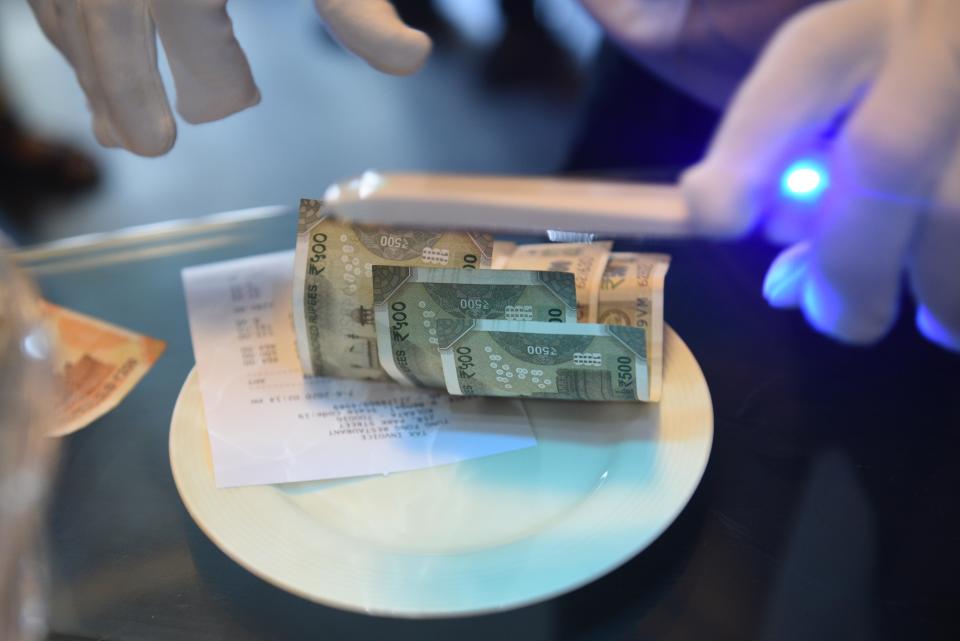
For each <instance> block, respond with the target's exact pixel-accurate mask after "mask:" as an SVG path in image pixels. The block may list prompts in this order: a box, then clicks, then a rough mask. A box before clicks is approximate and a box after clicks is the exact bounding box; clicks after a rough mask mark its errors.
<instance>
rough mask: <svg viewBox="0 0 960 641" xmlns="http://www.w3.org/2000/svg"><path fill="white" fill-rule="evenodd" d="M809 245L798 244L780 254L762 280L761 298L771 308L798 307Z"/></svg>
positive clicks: (801, 294) (805, 271) (805, 272)
mask: <svg viewBox="0 0 960 641" xmlns="http://www.w3.org/2000/svg"><path fill="white" fill-rule="evenodd" d="M809 249H810V245H809V243H799V244H797V245H794V246H793V247H790V248H789V249H787V250H785V251H783V252H781V253H780V255H779V256H777V257H776V259H774V261H773V263H771V264H770V268H769V269H768V270H767V275H766V276H765V277H764V279H763V297H764V298H765V299H766V300H767V303H769V304H770V306H771V307H776V308H778V309H789V308H793V307H797V306H798V305H800V301H801V299H802V296H803V284H804V280H805V277H806V274H807V253H808V252H809Z"/></svg>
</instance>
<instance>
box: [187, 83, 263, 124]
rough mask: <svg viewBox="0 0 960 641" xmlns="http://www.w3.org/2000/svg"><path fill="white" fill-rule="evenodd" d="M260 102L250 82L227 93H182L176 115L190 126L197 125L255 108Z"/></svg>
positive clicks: (256, 91)
mask: <svg viewBox="0 0 960 641" xmlns="http://www.w3.org/2000/svg"><path fill="white" fill-rule="evenodd" d="M260 100H261V95H260V89H259V88H258V87H257V85H256V84H253V83H252V82H251V83H250V84H249V85H247V86H244V87H239V88H237V89H236V90H234V91H230V92H229V93H223V92H219V93H211V92H200V91H198V92H190V93H186V92H184V93H181V94H180V95H178V96H177V113H179V114H180V115H181V116H182V117H183V119H184V120H186V121H187V122H189V123H190V124H191V125H199V124H203V123H205V122H214V121H216V120H221V119H223V118H226V117H228V116H232V115H233V114H236V113H239V112H241V111H243V110H244V109H249V108H250V107H255V106H257V105H259V104H260Z"/></svg>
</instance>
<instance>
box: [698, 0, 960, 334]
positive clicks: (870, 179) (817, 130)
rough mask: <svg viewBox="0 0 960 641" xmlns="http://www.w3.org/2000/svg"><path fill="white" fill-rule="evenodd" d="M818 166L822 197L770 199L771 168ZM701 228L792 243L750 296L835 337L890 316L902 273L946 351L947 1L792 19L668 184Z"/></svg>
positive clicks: (959, 147) (953, 248)
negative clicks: (697, 157)
mask: <svg viewBox="0 0 960 641" xmlns="http://www.w3.org/2000/svg"><path fill="white" fill-rule="evenodd" d="M812 150H813V151H819V152H822V154H823V159H824V162H825V165H826V167H827V169H828V172H829V175H830V181H831V182H830V186H829V188H828V189H827V191H825V192H824V194H823V197H822V198H821V200H820V201H818V202H816V203H814V204H812V205H810V206H791V205H787V204H785V203H784V201H783V200H782V199H778V198H777V196H776V190H777V187H778V179H779V176H780V175H781V172H782V171H783V170H784V168H785V167H787V166H788V165H789V164H790V163H791V162H792V161H793V160H795V159H797V158H798V157H802V156H804V155H806V154H807V153H809V152H811V151H812ZM681 184H682V187H683V189H684V191H685V193H686V196H687V199H688V202H689V205H690V208H691V211H692V212H693V213H694V216H695V217H696V219H697V220H698V221H699V225H700V226H701V228H702V229H703V230H705V231H707V232H712V233H718V234H730V235H735V234H739V233H742V232H745V231H747V230H748V229H749V228H751V227H752V226H754V224H755V223H756V222H757V221H758V220H759V219H761V218H762V219H764V220H765V224H766V231H767V233H768V235H769V236H771V237H772V239H774V240H777V241H781V242H795V243H798V244H796V245H794V246H793V247H791V248H790V249H788V250H787V251H785V252H784V253H783V254H781V255H780V257H779V258H777V260H776V261H774V263H773V265H772V266H771V267H770V270H769V271H768V273H767V279H766V282H765V284H764V295H765V296H766V297H767V299H768V300H769V301H770V303H771V304H773V305H775V306H778V307H791V306H800V307H801V308H802V309H803V312H804V313H805V315H806V317H807V319H808V320H809V322H810V323H811V324H812V325H813V326H814V327H816V328H817V329H819V330H820V331H822V332H824V333H826V334H828V335H830V336H833V337H835V338H837V339H840V340H842V341H847V342H851V343H870V342H873V341H876V340H877V339H879V338H880V337H882V336H883V335H884V334H885V333H886V332H887V330H888V329H889V327H890V326H891V324H892V323H893V322H894V320H895V318H896V314H897V308H898V304H899V297H900V283H901V280H902V278H903V275H904V272H906V274H907V275H908V277H909V283H910V286H911V288H912V290H913V293H914V296H915V297H916V298H917V301H918V303H919V311H918V313H917V319H916V322H917V326H918V328H919V329H920V331H921V332H922V333H923V334H924V335H925V336H926V337H927V338H928V339H930V340H931V341H933V342H935V343H937V344H939V345H941V346H943V347H946V348H948V349H952V350H958V351H960V2H957V0H837V1H834V2H829V3H826V4H822V5H818V6H815V7H812V8H810V9H808V10H806V11H804V12H802V13H800V14H799V15H797V16H796V17H795V18H793V19H791V20H790V21H789V22H788V23H787V24H786V25H785V26H784V27H783V28H782V29H781V30H780V31H779V33H778V34H777V35H776V37H775V38H774V40H773V42H772V43H771V45H770V46H769V47H768V48H767V50H766V51H765V52H764V54H763V57H762V58H761V60H760V62H759V63H758V65H757V67H756V68H755V69H754V71H753V72H752V73H751V75H750V76H749V77H748V78H747V79H746V81H745V82H744V84H743V85H742V87H741V88H740V90H739V91H738V93H737V95H736V96H735V98H734V101H733V104H732V106H731V107H730V109H729V111H728V112H727V114H726V117H725V118H724V121H723V123H722V125H721V127H720V129H719V131H718V133H717V135H716V137H715V139H714V141H713V143H712V145H711V148H710V150H709V152H708V153H707V156H706V158H705V159H704V160H703V161H702V162H701V163H700V164H699V165H697V166H695V167H693V168H691V169H690V170H689V171H688V172H687V173H686V174H685V175H684V177H683V179H682V181H681Z"/></svg>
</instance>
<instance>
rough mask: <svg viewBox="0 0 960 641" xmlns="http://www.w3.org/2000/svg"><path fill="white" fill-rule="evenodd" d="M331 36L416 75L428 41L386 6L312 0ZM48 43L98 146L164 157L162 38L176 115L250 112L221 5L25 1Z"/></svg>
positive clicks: (168, 136)
mask: <svg viewBox="0 0 960 641" xmlns="http://www.w3.org/2000/svg"><path fill="white" fill-rule="evenodd" d="M315 4H316V7H317V11H318V12H319V14H320V16H321V17H322V18H323V19H324V21H325V22H326V24H327V26H328V27H329V28H330V30H331V31H332V32H333V34H334V36H335V37H336V38H337V40H339V41H340V43H341V44H343V45H344V46H345V47H346V48H347V49H350V50H351V51H353V52H354V53H356V54H357V55H359V56H360V57H361V58H363V59H365V60H366V61H367V62H368V63H369V64H370V65H371V66H373V67H375V68H377V69H379V70H381V71H385V72H387V73H393V74H406V73H412V72H413V71H416V69H417V68H419V66H420V65H421V64H422V63H423V61H424V60H426V58H427V56H428V55H429V53H430V39H429V38H428V37H427V35H426V34H424V33H422V32H420V31H416V30H414V29H411V28H409V27H407V26H406V25H404V24H403V22H401V21H400V19H399V18H398V17H397V14H396V11H395V10H394V9H393V6H392V5H391V4H390V3H389V2H388V0H315ZM30 5H31V7H33V10H34V13H35V14H36V17H37V20H38V22H39V23H40V26H41V28H42V29H43V31H44V33H45V34H46V35H47V37H48V38H49V39H50V40H51V41H52V42H53V43H54V44H55V45H56V46H57V48H59V49H60V51H61V53H63V55H64V57H66V59H67V61H68V62H69V63H70V64H71V65H72V66H73V68H74V70H75V71H76V74H77V79H78V80H79V81H80V85H81V87H82V88H83V90H84V92H85V93H86V95H87V100H88V101H89V105H90V109H91V110H92V112H93V130H94V133H95V134H96V137H97V140H99V141H100V143H101V144H102V145H104V146H107V147H123V148H126V149H129V150H130V151H132V152H134V153H136V154H140V155H143V156H158V155H161V154H164V153H166V152H167V151H168V150H169V149H170V147H171V146H173V142H174V140H175V139H176V125H175V124H174V120H173V115H172V114H171V112H170V104H169V102H168V101H167V95H166V92H165V90H164V87H163V83H162V81H161V80H160V74H159V73H158V71H157V50H156V35H155V31H156V32H157V33H159V35H160V41H161V42H162V43H163V46H164V49H165V50H166V53H167V59H168V60H169V62H170V69H171V71H172V72H173V79H174V82H175V84H176V88H177V111H179V112H180V115H181V116H183V118H184V119H185V120H186V121H188V122H191V123H201V122H209V121H212V120H219V119H220V118H225V117H226V116H229V115H230V114H232V113H235V112H237V111H240V110H242V109H245V108H247V107H250V106H253V105H255V104H257V103H258V102H259V101H260V93H259V91H258V90H257V86H256V84H255V83H254V81H253V76H252V74H251V72H250V66H249V65H248V64H247V59H246V56H245V55H244V53H243V50H242V49H241V48H240V45H239V43H238V42H237V40H236V38H235V37H234V35H233V26H232V24H231V22H230V17H229V16H228V15H227V11H226V0H30Z"/></svg>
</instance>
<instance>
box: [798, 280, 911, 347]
mask: <svg viewBox="0 0 960 641" xmlns="http://www.w3.org/2000/svg"><path fill="white" fill-rule="evenodd" d="M801 309H802V310H803V315H804V316H805V317H806V319H807V322H808V323H810V325H811V326H812V327H813V328H814V329H816V330H817V331H818V332H820V333H821V334H826V335H827V336H829V337H831V338H833V339H835V340H838V341H840V342H843V343H849V344H851V345H870V344H872V343H875V342H877V341H878V340H880V339H881V338H883V336H884V335H885V334H886V333H887V332H888V331H889V330H890V326H891V325H893V321H894V320H895V316H894V314H892V313H888V312H885V311H883V310H878V309H861V308H858V307H857V306H855V305H854V304H853V302H852V301H848V300H845V299H844V297H843V296H841V295H840V294H839V293H838V292H837V291H836V290H834V289H833V288H832V287H831V286H830V284H829V283H827V282H826V281H825V280H823V279H822V278H819V277H818V276H817V274H815V273H814V271H813V270H809V271H808V276H807V278H806V279H805V280H804V285H803V294H802V300H801Z"/></svg>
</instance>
